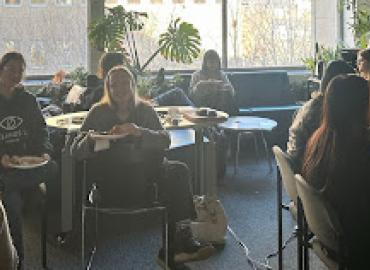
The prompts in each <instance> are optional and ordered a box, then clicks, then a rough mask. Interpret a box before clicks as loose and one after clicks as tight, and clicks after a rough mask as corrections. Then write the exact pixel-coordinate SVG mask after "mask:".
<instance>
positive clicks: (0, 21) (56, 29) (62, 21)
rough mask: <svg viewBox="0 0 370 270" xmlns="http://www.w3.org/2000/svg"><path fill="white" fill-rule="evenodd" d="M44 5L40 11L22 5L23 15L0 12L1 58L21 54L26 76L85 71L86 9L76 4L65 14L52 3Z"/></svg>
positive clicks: (4, 10)
mask: <svg viewBox="0 0 370 270" xmlns="http://www.w3.org/2000/svg"><path fill="white" fill-rule="evenodd" d="M0 1H1V0H0ZM30 1H31V0H27V3H31V2H30ZM32 1H34V0H32ZM38 2H39V3H41V1H38ZM45 2H46V5H45V6H44V7H43V8H34V7H33V6H31V5H23V6H22V12H18V11H17V12H12V13H11V14H10V12H9V9H5V8H0V56H1V55H3V54H4V53H5V52H7V51H9V50H17V51H19V52H21V53H22V54H23V55H24V57H25V58H26V64H27V69H26V75H52V74H54V73H55V72H57V71H58V70H60V69H64V71H66V72H70V71H72V70H73V69H75V68H77V67H80V66H82V67H84V68H87V33H86V31H87V6H83V5H80V0H78V2H73V3H76V4H75V5H73V8H69V9H68V12H66V10H65V9H64V8H58V7H56V6H55V5H54V4H55V3H56V2H55V1H54V0H45ZM67 2H68V1H67ZM22 3H23V2H22ZM65 3H66V2H65ZM70 3H72V2H70ZM77 3H78V4H77ZM14 22H17V27H14Z"/></svg>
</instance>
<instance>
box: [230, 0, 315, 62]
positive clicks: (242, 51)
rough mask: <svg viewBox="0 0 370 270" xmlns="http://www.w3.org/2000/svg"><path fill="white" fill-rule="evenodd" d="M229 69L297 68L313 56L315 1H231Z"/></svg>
mask: <svg viewBox="0 0 370 270" xmlns="http://www.w3.org/2000/svg"><path fill="white" fill-rule="evenodd" d="M228 4H229V8H228V20H229V21H228V22H229V25H228V66H229V67H251V66H257V67H259V66H261V67H262V66H297V65H302V60H301V59H302V58H305V57H308V56H310V55H311V51H312V37H311V0H271V1H261V0H249V1H243V0H229V1H228Z"/></svg>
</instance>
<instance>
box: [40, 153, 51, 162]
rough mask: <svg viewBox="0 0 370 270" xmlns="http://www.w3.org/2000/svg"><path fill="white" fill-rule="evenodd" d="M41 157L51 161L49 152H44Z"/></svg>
mask: <svg viewBox="0 0 370 270" xmlns="http://www.w3.org/2000/svg"><path fill="white" fill-rule="evenodd" d="M41 157H42V158H43V159H44V160H47V161H50V159H51V158H50V156H49V154H47V153H44V154H42V155H41Z"/></svg>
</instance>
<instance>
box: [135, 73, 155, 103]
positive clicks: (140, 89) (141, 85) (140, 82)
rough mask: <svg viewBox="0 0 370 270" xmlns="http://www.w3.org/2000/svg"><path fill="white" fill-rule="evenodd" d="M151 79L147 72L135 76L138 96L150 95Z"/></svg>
mask: <svg viewBox="0 0 370 270" xmlns="http://www.w3.org/2000/svg"><path fill="white" fill-rule="evenodd" d="M152 86H153V84H152V79H151V78H150V76H149V75H147V74H141V75H139V76H138V77H137V81H136V87H137V94H138V95H139V96H140V97H145V98H148V97H151V96H152V93H151V91H152Z"/></svg>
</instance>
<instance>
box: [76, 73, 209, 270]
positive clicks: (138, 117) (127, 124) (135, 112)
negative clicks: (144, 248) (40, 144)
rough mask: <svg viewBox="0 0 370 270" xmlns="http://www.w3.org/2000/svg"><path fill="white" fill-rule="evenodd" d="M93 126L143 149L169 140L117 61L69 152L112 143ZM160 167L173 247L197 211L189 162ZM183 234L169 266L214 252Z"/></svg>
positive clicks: (86, 152)
mask: <svg viewBox="0 0 370 270" xmlns="http://www.w3.org/2000/svg"><path fill="white" fill-rule="evenodd" d="M91 130H93V131H108V132H109V133H113V134H125V135H126V136H129V137H131V138H132V139H133V140H134V141H135V144H136V145H137V144H138V145H140V147H141V148H143V149H153V150H156V149H157V150H159V151H163V150H165V149H167V148H168V147H169V145H170V137H169V134H168V132H167V131H165V130H163V127H162V125H161V124H160V121H159V118H158V116H157V114H156V112H155V111H154V109H153V108H152V107H151V106H150V105H149V104H147V103H145V102H143V101H141V100H140V99H139V98H138V97H137V96H136V95H135V81H134V78H133V75H132V73H131V72H130V71H129V70H128V69H127V68H126V67H123V66H116V67H114V68H112V69H111V70H110V71H109V73H108V74H107V76H106V78H105V87H104V96H103V98H102V100H101V101H100V102H99V103H97V104H95V105H94V106H93V107H92V108H91V110H90V111H89V113H88V115H87V117H86V119H85V121H84V123H83V124H82V127H81V134H80V135H79V136H77V137H76V139H75V141H74V142H73V144H72V147H71V152H72V155H74V156H75V157H76V158H77V159H84V158H87V157H89V156H91V155H93V154H94V152H95V151H96V150H98V149H97V148H99V149H100V150H101V149H107V148H109V147H110V145H109V144H110V143H112V144H113V142H109V141H106V144H105V145H104V143H102V141H101V140H96V139H94V136H93V134H94V133H93V132H91ZM95 138H96V137H95ZM118 141H119V140H118ZM116 143H119V142H116ZM162 167H163V168H164V170H163V171H164V172H165V176H164V179H163V177H162V179H159V181H158V183H157V184H158V187H159V193H160V195H162V196H160V197H162V198H161V199H163V201H164V203H165V204H166V206H167V207H168V211H169V213H168V217H169V241H170V243H169V246H170V247H173V243H174V240H175V239H174V238H175V232H176V223H177V222H179V221H182V220H186V219H193V218H195V215H196V214H195V210H194V205H193V200H192V194H191V191H190V183H189V170H188V168H187V167H186V165H185V164H183V163H181V162H175V161H168V160H166V159H164V160H163V162H162ZM163 197H164V198H163ZM183 240H185V241H186V242H187V243H184V241H183V242H182V243H181V245H182V246H183V247H182V248H178V247H175V248H174V249H171V248H170V249H169V267H170V269H188V267H187V266H186V265H185V264H183V262H184V261H189V260H199V259H205V258H207V257H209V256H210V255H211V254H212V253H213V250H214V249H213V247H212V246H210V245H208V246H204V247H202V246H200V245H199V243H197V242H195V241H194V240H193V239H192V238H191V237H190V238H188V239H183ZM180 255H181V256H180ZM158 261H159V262H160V263H161V265H162V266H164V254H163V249H161V250H160V252H159V254H158Z"/></svg>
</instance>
